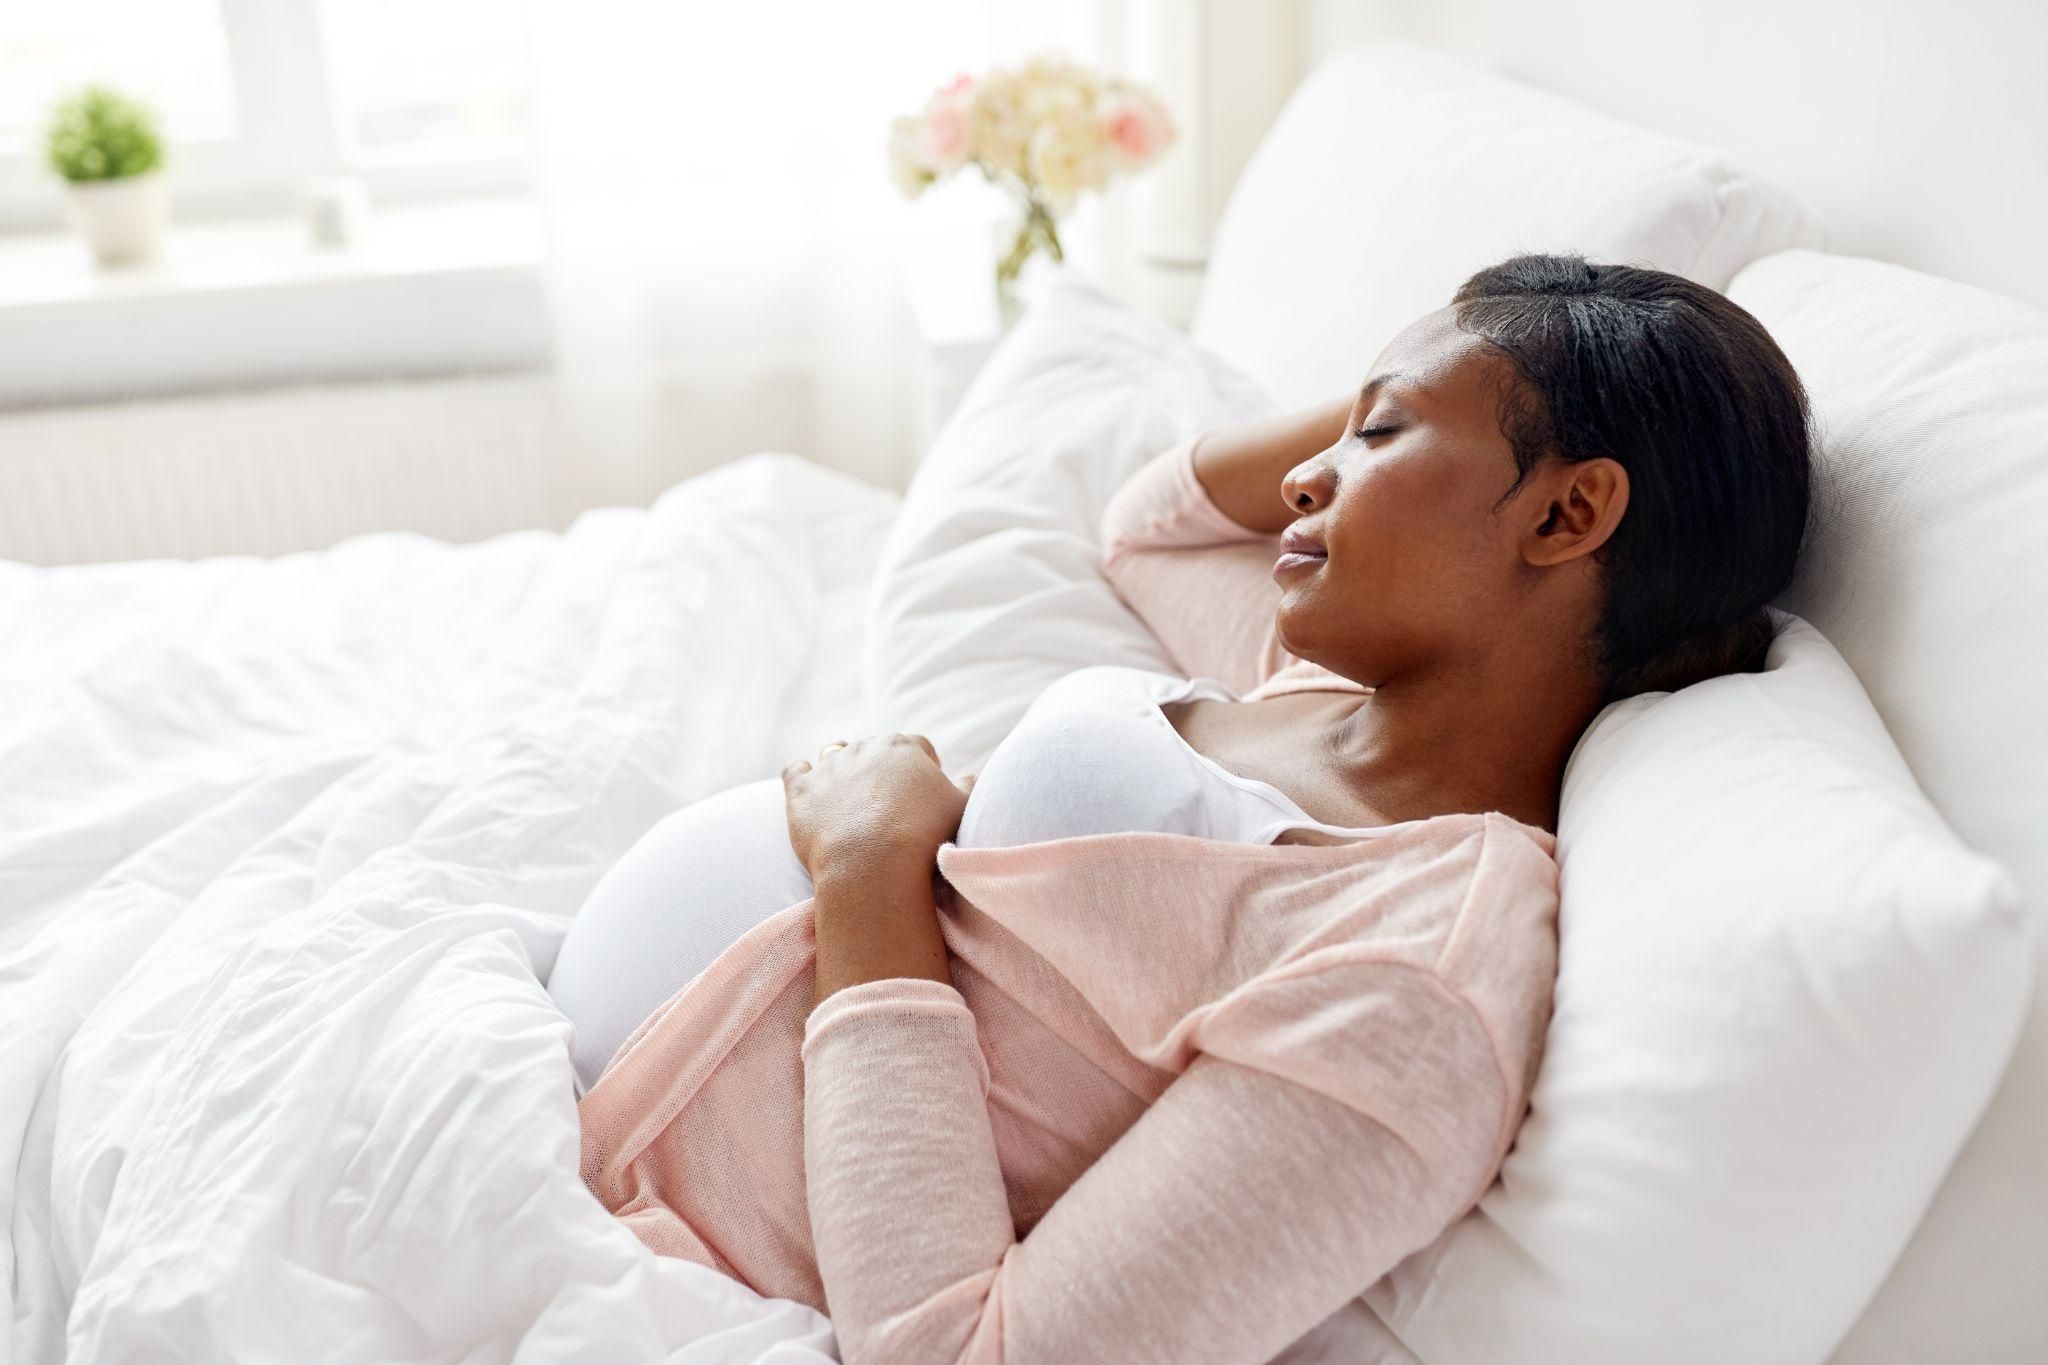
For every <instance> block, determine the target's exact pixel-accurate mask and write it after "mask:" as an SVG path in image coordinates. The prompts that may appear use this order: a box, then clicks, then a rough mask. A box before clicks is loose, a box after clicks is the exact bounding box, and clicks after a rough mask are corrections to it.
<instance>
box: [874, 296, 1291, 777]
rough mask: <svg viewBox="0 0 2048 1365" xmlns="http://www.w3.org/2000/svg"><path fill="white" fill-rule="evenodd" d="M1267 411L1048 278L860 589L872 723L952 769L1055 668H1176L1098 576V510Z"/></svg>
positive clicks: (959, 769) (1169, 344) (1151, 323)
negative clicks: (1152, 464)
mask: <svg viewBox="0 0 2048 1365" xmlns="http://www.w3.org/2000/svg"><path fill="white" fill-rule="evenodd" d="M1271 411H1272V403H1271V401H1270V400H1269V399H1267V398H1266V397H1265V395H1264V394H1262V393H1260V392H1259V391H1258V389H1257V388H1256V387H1254V386H1253V385H1252V384H1251V382H1250V381H1249V380H1246V379H1244V378H1243V377H1242V376H1240V375H1238V374H1237V373H1236V372H1235V371H1233V370H1231V369H1230V368H1229V367H1228V366H1226V365H1224V364H1223V363H1222V362H1220V361H1218V360H1216V359H1214V358H1213V357H1212V356H1210V355H1208V354H1207V353H1205V352H1204V351H1203V350H1202V349H1201V348H1200V347H1198V346H1196V345H1195V344H1194V343H1193V342H1191V341H1190V340H1188V338H1187V337H1186V336H1185V335H1184V334H1183V333H1181V332H1180V331H1178V330H1177V329H1175V328H1173V327H1172V326H1170V325H1168V324H1166V323H1164V322H1161V321H1159V320H1158V319H1156V318H1152V317H1149V316H1147V315H1145V314H1143V313H1140V312H1138V311H1136V310H1135V309H1132V308H1128V307H1126V306H1124V305H1123V304H1120V303H1117V302H1116V301H1114V300H1113V299H1111V298H1109V297H1108V296H1106V295H1104V294H1102V293H1101V292H1099V291H1097V290H1095V289H1093V288H1092V287H1090V286H1088V285H1086V284H1084V283H1082V282H1081V281H1080V280H1078V279H1075V278H1073V277H1071V276H1067V275H1061V276H1059V277H1056V279H1055V281H1054V283H1053V285H1052V287H1051V288H1050V289H1049V290H1048V292H1047V293H1046V295H1045V297H1044V298H1043V299H1042V300H1041V301H1040V302H1039V303H1038V304H1037V305H1036V306H1034V307H1033V308H1032V309H1031V310H1030V312H1028V313H1027V314H1026V315H1025V316H1024V318H1023V319H1022V320H1021V321H1020V322H1019V323H1018V324H1017V326H1016V327H1015V328H1014V329H1013V330H1012V331H1011V332H1010V334H1009V335H1008V336H1007V337H1005V338H1004V339H1003V341H1002V343H1001V344H1000V345H999V346H998V347H997V348H996V351H995V354H994V355H992V356H991V357H990V358H989V361H988V363H987V364H986V365H985V366H984V367H983V368H982V370H981V372H980V374H978V375H977V376H976V377H975V381H974V383H973V385H972V386H971V387H969V389H968V390H967V393H966V395H965V396H964V397H963V398H962V399H961V402H960V407H959V409H958V411H957V412H956V413H955V414H954V416H953V418H952V420H951V421H949V422H947V424H946V426H945V428H944V429H943V430H942V431H941V432H940V433H939V436H938V439H937V440H936V441H935V442H934V443H933V446H932V450H931V453H930V454H929V455H927V456H926V458H925V460H924V463H923V464H922V465H920V466H919V467H918V470H917V474H916V476H915V477H914V478H913V479H912V480H911V484H910V488H909V490H908V492H906V493H905V494H904V498H903V510H902V511H901V513H900V514H899V515H898V516H897V519H896V522H895V524H894V526H893V528H892V529H891V531H890V535H889V539H888V542H887V543H886V544H885V545H884V547H883V550H882V557H881V565H880V568H879V570H878V571H877V573H876V575H875V581H874V586H873V589H872V591H871V592H870V595H869V598H868V610H867V628H866V667H865V669H864V679H865V683H866V691H867V697H866V702H867V709H868V714H869V716H870V717H871V718H872V719H873V721H874V723H875V724H876V725H878V726H880V727H882V728H884V729H901V730H910V731H914V732H916V733H919V734H923V735H926V736H927V737H929V738H930V739H931V741H932V745H933V747H934V748H936V749H937V750H938V751H939V758H940V760H941V761H942V762H943V763H944V765H945V767H946V769H947V771H948V772H951V773H953V774H955V775H956V776H957V775H958V774H960V773H964V772H970V771H976V770H978V769H979V768H980V767H981V765H982V763H983V762H984V761H985V760H986V759H987V757H988V755H989V753H990V752H991V751H992V750H993V749H994V748H995V747H996V745H997V744H998V743H1000V742H1001V740H1002V738H1003V736H1004V735H1006V734H1008V733H1009V730H1010V727H1011V726H1012V725H1014V724H1015V723H1016V721H1017V718H1018V717H1019V716H1021V715H1022V714H1023V713H1024V709H1025V708H1026V707H1027V706H1029V705H1030V704H1031V702H1032V700H1033V698H1035V697H1036V696H1037V695H1038V693H1039V691H1040V690H1041V689H1043V688H1044V687H1045V686H1046V685H1047V684H1048V683H1050V682H1052V681H1053V680H1054V679H1056V678H1058V677H1060V676H1061V675H1062V674H1064V673H1067V672H1070V671H1072V670H1073V669H1076V668H1083V667H1086V666H1088V665H1090V664H1125V665H1129V666H1132V667H1137V668H1150V669H1157V670H1159V671H1161V672H1176V671H1177V670H1176V669H1175V667H1174V664H1173V662H1172V660H1171V659H1170V658H1169V656H1168V655H1167V654H1166V652H1165V650H1164V648H1163V647H1162V646H1161V645H1160V644H1159V642H1158V641H1157V640H1156V639H1154V638H1153V635H1152V632H1151V631H1150V630H1148V629H1147V628H1146V627H1145V625H1144V623H1143V622H1142V621H1140V620H1138V618H1137V617H1136V616H1134V615H1132V614H1131V611H1130V609H1129V608H1128V607H1126V606H1125V605H1124V604H1123V602H1122V601H1121V600H1120V599H1119V598H1118V597H1117V595H1116V593H1115V591H1114V590H1113V589H1112V588H1111V587H1110V586H1109V584H1108V583H1107V581H1105V580H1104V579H1103V577H1102V575H1101V572H1100V569H1099V564H1100V559H1101V546H1100V544H1099V543H1098V540H1097V528H1098V525H1099V523H1100V522H1101V520H1102V513H1103V510H1104V508H1105V507H1106V506H1107V505H1108V503H1109V499H1110V496H1111V495H1112V494H1114V493H1115V492H1116V490H1117V488H1118V487H1119V486H1120V485H1121V484H1122V483H1123V481H1124V480H1125V479H1126V478H1128V477H1129V476H1130V475H1131V474H1132V473H1133V472H1134V471H1135V470H1136V469H1137V468H1138V466H1140V465H1142V464H1143V463H1145V461H1147V460H1149V459H1150V458H1151V457H1152V456H1154V455H1156V454H1158V453H1159V452H1160V451H1162V450H1165V449H1166V448H1167V447H1168V446H1171V445H1174V444H1176V443H1178V442H1180V441H1182V440H1185V439H1186V438H1188V437H1190V436H1193V435H1194V434H1196V433H1197V432H1199V431H1202V430H1204V429H1205V428H1208V427H1211V426H1216V425H1219V424H1224V423H1228V422H1233V421H1239V420H1243V419H1246V418H1251V417H1258V416H1264V415H1266V414H1267V413H1269V412H1271Z"/></svg>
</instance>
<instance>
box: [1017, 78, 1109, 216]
mask: <svg viewBox="0 0 2048 1365" xmlns="http://www.w3.org/2000/svg"><path fill="white" fill-rule="evenodd" d="M1109 157H1110V151H1109V141H1108V139H1107V138H1106V137H1105V136H1104V135H1103V128H1102V121H1101V120H1100V119H1098V118H1097V117H1096V116H1095V113H1094V111H1093V110H1092V109H1090V108H1089V107H1088V103H1087V102H1086V101H1084V100H1082V99H1080V98H1078V97H1076V96H1072V95H1070V96H1069V97H1068V98H1067V99H1066V100H1064V101H1062V102H1060V103H1058V104H1056V105H1053V106H1052V107H1051V108H1050V109H1048V110H1047V112H1046V114H1045V116H1044V117H1043V118H1042V119H1041V120H1040V122H1039V124H1038V127H1037V128H1036V129H1034V130H1033V131H1032V134H1031V143H1030V146H1029V148H1028V149H1027V154H1026V159H1025V164H1026V166H1027V168H1028V169H1029V171H1030V173H1031V178H1032V179H1033V180H1035V181H1037V182H1038V184H1039V185H1040V186H1041V187H1042V188H1043V189H1044V190H1045V192H1046V193H1047V194H1049V195H1051V196H1053V197H1054V198H1055V199H1059V200H1066V201H1071V200H1072V199H1073V198H1074V196H1076V195H1078V194H1079V193H1080V192H1081V191H1082V190H1099V189H1101V188H1102V187H1103V186H1104V185H1107V184H1108V183H1109Z"/></svg>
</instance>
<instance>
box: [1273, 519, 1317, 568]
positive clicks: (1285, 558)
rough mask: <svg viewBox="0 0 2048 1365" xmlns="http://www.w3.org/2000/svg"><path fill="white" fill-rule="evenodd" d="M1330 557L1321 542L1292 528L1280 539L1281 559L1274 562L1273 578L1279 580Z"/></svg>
mask: <svg viewBox="0 0 2048 1365" xmlns="http://www.w3.org/2000/svg"><path fill="white" fill-rule="evenodd" d="M1329 555H1330V552H1329V551H1328V550H1326V549H1324V548H1323V543H1322V542H1321V541H1319V540H1316V539H1315V538H1314V537H1312V536H1308V535H1304V534H1303V533H1302V532H1301V531H1299V530H1296V529H1294V528H1292V527H1290V528H1288V531H1287V534H1285V535H1283V536H1281V537H1280V557H1279V558H1278V559H1276V560H1274V561H1273V576H1274V577H1275V578H1279V577H1282V576H1283V575H1286V574H1289V573H1292V572H1293V571H1294V570H1296V569H1303V568H1308V567H1309V566H1311V565H1315V564H1321V563H1322V562H1323V561H1324V560H1325V559H1327V558H1329Z"/></svg>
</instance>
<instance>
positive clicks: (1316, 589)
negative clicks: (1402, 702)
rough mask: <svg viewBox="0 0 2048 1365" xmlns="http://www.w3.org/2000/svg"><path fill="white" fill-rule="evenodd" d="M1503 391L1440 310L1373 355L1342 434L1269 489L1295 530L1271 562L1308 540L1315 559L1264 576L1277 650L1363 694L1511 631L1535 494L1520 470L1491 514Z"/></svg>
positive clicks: (1490, 363)
mask: <svg viewBox="0 0 2048 1365" xmlns="http://www.w3.org/2000/svg"><path fill="white" fill-rule="evenodd" d="M1515 382H1517V376H1516V374H1515V371H1514V366H1513V363H1512V362H1511V361H1509V360H1508V359H1507V358H1506V357H1504V356H1502V355H1501V354H1500V353H1499V352H1498V351H1495V350H1493V349H1492V348H1491V347H1489V346H1488V345H1487V344H1486V343H1485V342H1483V341H1481V340H1480V339H1479V338H1477V337H1474V336H1472V335H1470V334H1469V333H1466V332H1462V331H1460V330H1459V329H1458V327H1457V325H1456V323H1455V322H1454V320H1453V313H1452V310H1451V309H1449V308H1445V309H1441V310H1439V311H1438V312H1435V313H1431V314H1429V315H1428V316H1426V317H1424V318H1421V319H1419V320H1418V321H1416V322H1415V323H1413V324H1412V325H1410V326H1409V327H1408V328H1407V330H1405V331H1403V332H1402V333H1401V334H1400V335H1399V336H1397V337H1396V338H1394V340H1393V341H1392V342H1391V343H1389V345H1388V346H1387V348H1386V350H1384V351H1383V352H1381V353H1380V356H1379V358H1378V360H1376V361H1375V362H1374V364H1373V368H1372V371H1371V373H1370V374H1368V375H1367V376H1366V381H1365V384H1364V386H1363V388H1362V390H1361V392H1360V394H1359V397H1358V401H1357V402H1356V403H1355V404H1354V405H1353V407H1352V409H1351V421H1350V425H1349V427H1348V429H1347V431H1346V434H1345V435H1344V437H1343V438H1342V439H1341V440H1339V441H1338V442H1337V444H1336V445H1334V446H1332V447H1330V448H1329V449H1328V450H1325V451H1323V452H1322V453H1321V454H1319V455H1316V456H1314V457H1313V458H1311V459H1308V460H1305V461H1303V462H1302V463H1301V464H1299V465H1296V466H1295V467H1294V468H1293V469H1292V470H1290V471H1289V472H1288V474H1287V477H1286V478H1285V480H1283V482H1282V484H1281V494H1282V496H1283V497H1284V498H1285V499H1286V501H1287V505H1288V506H1289V507H1290V508H1292V509H1294V511H1295V513H1296V516H1297V518H1298V519H1297V520H1296V521H1295V523H1294V524H1293V526H1292V527H1290V528H1289V529H1288V531H1287V532H1286V533H1284V536H1283V543H1282V548H1283V550H1284V549H1286V548H1287V543H1286V542H1287V541H1288V540H1289V539H1295V538H1305V539H1306V540H1309V541H1313V542H1316V543H1317V545H1319V547H1320V548H1321V549H1322V550H1323V551H1324V555H1323V556H1322V557H1310V558H1305V559H1303V558H1287V557H1285V556H1284V555H1283V557H1282V559H1281V560H1280V561H1279V562H1278V563H1277V564H1276V565H1275V566H1274V570H1273V576H1274V578H1275V579H1276V580H1277V581H1278V582H1279V584H1280V586H1281V590H1282V591H1281V599H1280V605H1279V608H1278V614H1277V625H1278V628H1279V634H1280V642H1281V644H1283V645H1284V646H1285V647H1286V648H1287V649H1288V650H1290V651H1291V652H1293V653H1295V654H1297V655H1300V656H1302V657H1303V658H1308V659H1312V660H1314V661H1315V662H1317V663H1320V664H1322V665H1323V666H1324V667H1326V668H1329V669H1332V670H1334V671H1336V672H1338V673H1341V674H1343V675H1345V676H1346V677H1349V678H1352V679H1354V680H1356V681H1358V682H1361V683H1364V684H1366V685H1367V686H1369V687H1370V686H1378V685H1380V684H1381V683H1382V682H1383V681H1384V680H1385V679H1386V678H1388V677H1390V676H1393V675H1394V674H1397V673H1403V672H1408V671H1410V670H1414V669H1418V668H1420V669H1424V670H1427V669H1428V668H1430V667H1431V666H1432V665H1433V664H1436V663H1442V662H1448V661H1452V660H1458V659H1461V658H1470V657H1473V656H1474V652H1475V651H1479V652H1484V651H1486V650H1487V649H1488V646H1489V642H1490V641H1492V640H1494V639H1496V638H1497V632H1499V631H1502V630H1512V629H1515V628H1516V625H1517V616H1518V612H1517V610H1516V607H1517V604H1518V603H1519V601H1520V600H1521V596H1522V593H1523V592H1524V591H1525V590H1526V588H1527V586H1528V575H1529V573H1531V572H1532V569H1531V566H1530V565H1529V564H1528V563H1526V562H1525V560H1524V557H1523V549H1522V547H1523V543H1524V540H1525V537H1526V534H1527V532H1528V531H1529V526H1525V525H1524V524H1523V523H1524V522H1528V523H1530V526H1533V525H1535V524H1537V523H1538V522H1539V521H1540V516H1539V515H1538V512H1539V510H1540V509H1537V508H1535V507H1533V506H1532V505H1531V504H1530V499H1531V497H1532V496H1545V495H1546V494H1545V493H1544V489H1545V486H1546V482H1547V481H1545V480H1542V479H1538V478H1536V477H1534V474H1533V472H1532V477H1531V479H1530V480H1529V482H1528V484H1526V485H1525V486H1524V487H1523V488H1522V489H1520V490H1517V493H1516V496H1515V498H1513V499H1511V500H1510V501H1509V502H1507V503H1506V504H1503V505H1501V506H1500V507H1498V508H1496V506H1495V504H1496V503H1498V502H1499V500H1500V497H1501V494H1502V493H1504V492H1505V491H1506V490H1507V488H1508V487H1509V485H1511V484H1512V483H1513V482H1514V480H1515V460H1514V454H1513V452H1512V450H1511V449H1510V447H1509V445H1508V442H1507V438H1506V437H1505V436H1503V435H1502V434H1501V429H1500V399H1501V395H1502V392H1503V389H1502V385H1504V384H1512V383H1515ZM1308 548H1309V549H1310V550H1311V552H1313V550H1314V549H1315V548H1316V546H1310V547H1308ZM1521 624H1522V626H1523V628H1527V625H1528V623H1527V621H1526V620H1524V621H1523V622H1521Z"/></svg>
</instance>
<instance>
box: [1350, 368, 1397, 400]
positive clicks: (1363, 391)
mask: <svg viewBox="0 0 2048 1365" xmlns="http://www.w3.org/2000/svg"><path fill="white" fill-rule="evenodd" d="M1407 377H1408V376H1407V375H1404V374H1402V373H1401V372H1400V371H1399V370H1389V371H1387V372H1386V373H1385V374H1383V375H1381V376H1379V378H1377V379H1368V380H1366V381H1365V383H1364V384H1362V385H1360V386H1359V389H1358V401H1359V402H1361V403H1363V404H1365V405H1366V406H1367V407H1371V406H1372V400H1373V395H1375V394H1377V393H1378V392H1379V391H1380V389H1381V388H1383V387H1384V386H1386V385H1388V384H1395V383H1399V382H1400V381H1402V380H1404V379H1406V378H1407Z"/></svg>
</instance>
